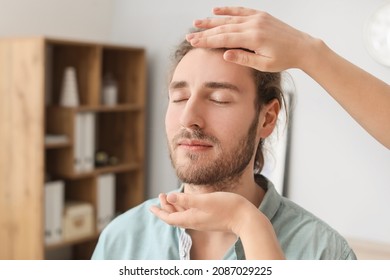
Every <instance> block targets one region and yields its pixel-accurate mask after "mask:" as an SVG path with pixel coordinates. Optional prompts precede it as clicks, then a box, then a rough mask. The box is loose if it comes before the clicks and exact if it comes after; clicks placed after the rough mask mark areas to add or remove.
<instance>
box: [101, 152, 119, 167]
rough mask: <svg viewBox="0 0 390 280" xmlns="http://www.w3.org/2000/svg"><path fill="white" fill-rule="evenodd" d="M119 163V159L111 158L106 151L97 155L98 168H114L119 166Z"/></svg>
mask: <svg viewBox="0 0 390 280" xmlns="http://www.w3.org/2000/svg"><path fill="white" fill-rule="evenodd" d="M118 163H119V159H118V158H117V157H115V156H111V155H109V154H108V153H106V152H105V151H97V152H96V154H95V166H96V167H104V166H112V165H117V164H118Z"/></svg>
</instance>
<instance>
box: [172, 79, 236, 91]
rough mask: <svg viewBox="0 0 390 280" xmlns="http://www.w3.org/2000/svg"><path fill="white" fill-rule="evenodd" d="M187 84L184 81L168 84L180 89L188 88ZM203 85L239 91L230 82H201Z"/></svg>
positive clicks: (210, 87)
mask: <svg viewBox="0 0 390 280" xmlns="http://www.w3.org/2000/svg"><path fill="white" fill-rule="evenodd" d="M188 87H189V85H188V83H187V82H186V81H173V82H171V83H170V85H169V89H170V90H173V89H182V88H188ZM203 87H205V88H209V89H228V90H232V91H236V92H240V89H239V88H238V87H237V86H236V85H234V84H231V83H228V82H206V83H204V84H203Z"/></svg>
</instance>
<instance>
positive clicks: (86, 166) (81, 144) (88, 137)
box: [74, 112, 96, 173]
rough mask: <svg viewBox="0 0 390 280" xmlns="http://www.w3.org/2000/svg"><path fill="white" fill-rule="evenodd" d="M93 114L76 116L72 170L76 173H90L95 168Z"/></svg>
mask: <svg viewBox="0 0 390 280" xmlns="http://www.w3.org/2000/svg"><path fill="white" fill-rule="evenodd" d="M95 118H96V116H95V113H93V112H79V113H77V114H76V123H75V135H74V143H75V147H74V170H75V172H76V173H80V172H88V171H92V170H93V169H94V167H95V145H96V144H95V129H96V128H95V126H96V120H95Z"/></svg>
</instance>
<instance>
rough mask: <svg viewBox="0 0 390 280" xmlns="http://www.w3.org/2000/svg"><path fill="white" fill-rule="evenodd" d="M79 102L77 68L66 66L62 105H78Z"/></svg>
mask: <svg viewBox="0 0 390 280" xmlns="http://www.w3.org/2000/svg"><path fill="white" fill-rule="evenodd" d="M79 104H80V101H79V94H78V89H77V78H76V69H75V68H74V67H66V68H65V71H64V77H63V79H62V87H61V99H60V105H61V106H64V107H77V106H79Z"/></svg>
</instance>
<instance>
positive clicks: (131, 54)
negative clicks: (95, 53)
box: [101, 45, 146, 106]
mask: <svg viewBox="0 0 390 280" xmlns="http://www.w3.org/2000/svg"><path fill="white" fill-rule="evenodd" d="M102 56H103V59H102V60H103V64H102V72H101V79H103V77H104V76H105V75H106V74H111V75H112V77H113V78H114V80H115V81H116V82H117V84H118V103H119V104H135V105H139V106H144V104H145V95H144V94H143V93H144V92H145V75H146V74H145V52H144V50H143V49H137V48H133V49H129V48H121V47H118V46H109V45H105V46H104V47H103V50H102Z"/></svg>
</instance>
